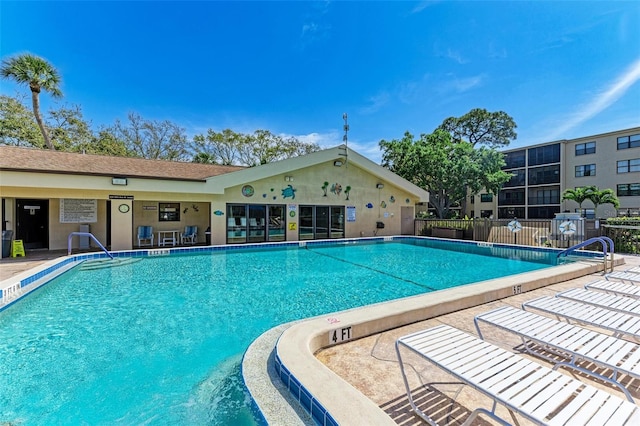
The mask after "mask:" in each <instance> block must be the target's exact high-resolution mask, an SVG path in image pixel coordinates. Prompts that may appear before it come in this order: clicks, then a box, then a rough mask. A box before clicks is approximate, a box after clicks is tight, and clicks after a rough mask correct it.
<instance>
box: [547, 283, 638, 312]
mask: <svg viewBox="0 0 640 426" xmlns="http://www.w3.org/2000/svg"><path fill="white" fill-rule="evenodd" d="M556 297H562V298H565V299H571V300H576V301H578V302H581V303H587V304H589V305H593V306H599V307H601V308H606V309H610V310H612V311H617V312H622V313H625V314H629V315H635V316H640V300H637V299H632V298H630V297H623V296H616V295H613V294H607V293H602V292H599V291H590V290H584V289H581V288H572V289H570V290H566V291H563V292H560V293H558V294H556Z"/></svg>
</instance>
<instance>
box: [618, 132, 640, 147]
mask: <svg viewBox="0 0 640 426" xmlns="http://www.w3.org/2000/svg"><path fill="white" fill-rule="evenodd" d="M629 148H640V134H638V135H631V136H622V137H619V138H618V149H629Z"/></svg>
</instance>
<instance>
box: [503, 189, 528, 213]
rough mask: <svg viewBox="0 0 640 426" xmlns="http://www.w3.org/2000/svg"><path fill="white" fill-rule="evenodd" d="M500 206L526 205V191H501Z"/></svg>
mask: <svg viewBox="0 0 640 426" xmlns="http://www.w3.org/2000/svg"><path fill="white" fill-rule="evenodd" d="M498 204H499V205H501V206H514V205H524V189H505V190H502V191H500V193H499V194H498ZM521 217H522V216H521Z"/></svg>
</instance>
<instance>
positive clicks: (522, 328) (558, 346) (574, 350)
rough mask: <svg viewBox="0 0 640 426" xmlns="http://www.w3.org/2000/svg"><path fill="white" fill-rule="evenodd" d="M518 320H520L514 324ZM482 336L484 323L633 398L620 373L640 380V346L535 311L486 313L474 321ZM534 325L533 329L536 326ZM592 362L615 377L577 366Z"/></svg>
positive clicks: (543, 355) (544, 356) (528, 347)
mask: <svg viewBox="0 0 640 426" xmlns="http://www.w3.org/2000/svg"><path fill="white" fill-rule="evenodd" d="M514 319H518V321H514ZM474 323H475V325H476V329H477V330H478V335H479V336H480V337H481V338H482V331H481V329H480V323H485V324H488V325H491V326H494V327H498V328H499V329H501V330H504V331H508V332H510V333H513V334H515V335H517V336H518V337H520V338H521V339H522V342H523V343H524V348H525V350H526V351H527V352H529V353H530V354H531V355H534V356H538V357H542V358H545V359H547V360H549V361H551V362H553V363H556V367H554V369H555V368H557V367H558V366H562V365H565V366H568V367H570V368H573V369H576V370H579V371H582V372H584V373H586V374H588V375H591V376H595V377H598V378H600V379H603V380H606V381H609V382H611V383H613V384H615V385H617V386H619V387H620V388H621V390H622V391H623V392H625V394H626V395H627V397H628V398H629V399H630V400H632V399H631V395H630V394H629V392H628V391H627V390H626V389H625V388H624V387H623V386H622V384H621V383H620V381H619V379H618V374H620V373H622V374H626V375H629V376H632V377H635V378H640V363H639V357H638V354H640V345H638V344H637V343H633V342H629V341H627V340H622V339H618V338H616V337H613V336H608V335H605V334H601V333H598V332H596V331H593V330H588V329H585V328H583V327H579V326H577V325H572V324H569V323H566V322H563V321H557V320H554V319H551V318H548V317H544V316H541V315H538V314H535V313H533V312H529V311H524V310H521V309H517V308H514V307H512V306H504V307H502V308H498V309H495V310H493V311H489V312H486V313H483V314H479V315H476V317H475V319H474ZM532 326H533V327H532ZM549 330H561V331H562V332H561V333H549ZM531 342H533V343H535V344H537V345H538V346H539V347H542V348H543V349H544V350H545V352H551V353H553V354H555V355H558V354H561V355H564V356H565V358H566V359H567V360H566V361H561V362H558V361H557V359H556V358H555V357H553V356H550V355H545V354H543V353H540V352H538V351H533V350H531V348H530V343H531ZM581 360H586V361H590V362H592V363H594V364H596V365H598V366H600V367H604V368H606V369H611V370H612V371H613V372H614V374H613V377H612V378H609V377H606V376H603V375H602V374H600V373H598V372H596V371H592V370H589V369H586V368H583V367H580V366H578V365H577V362H578V361H581Z"/></svg>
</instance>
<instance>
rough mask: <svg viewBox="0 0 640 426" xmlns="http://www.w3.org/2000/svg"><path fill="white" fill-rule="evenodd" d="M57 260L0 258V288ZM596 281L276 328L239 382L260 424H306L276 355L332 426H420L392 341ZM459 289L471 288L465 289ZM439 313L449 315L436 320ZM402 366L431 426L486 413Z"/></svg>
mask: <svg viewBox="0 0 640 426" xmlns="http://www.w3.org/2000/svg"><path fill="white" fill-rule="evenodd" d="M65 255H66V253H64V252H46V251H43V252H34V253H31V252H30V253H28V254H27V257H25V258H4V259H0V282H1V281H5V280H7V279H11V278H14V277H17V276H19V275H22V274H25V273H27V271H29V270H31V269H33V268H38V267H39V266H42V265H44V264H46V263H47V262H50V261H51V260H53V259H56V258H58V257H63V256H65ZM616 257H617V258H619V260H623V261H624V264H620V265H618V266H617V267H616V270H625V269H628V268H630V267H633V266H640V256H620V255H616ZM543 275H544V274H543ZM568 276H569V275H567V277H568ZM601 278H602V272H595V271H593V272H591V273H589V274H588V275H585V276H581V277H579V278H568V279H563V280H562V281H561V282H558V283H554V284H550V285H543V286H540V287H539V288H535V289H531V290H530V291H529V290H528V289H527V288H526V286H525V288H523V293H521V294H518V295H514V296H507V297H502V296H501V295H499V294H497V293H496V292H497V290H491V289H489V290H488V292H489V293H492V294H493V293H496V294H493V296H497V297H491V299H492V300H491V301H489V302H487V303H473V304H474V305H476V306H474V307H470V308H461V309H452V308H451V307H452V306H456V304H458V303H459V302H460V301H461V300H463V299H465V298H468V296H466V295H464V293H457V292H456V291H453V292H452V291H451V290H449V291H445V292H442V295H441V297H442V298H443V299H439V298H432V300H430V301H429V302H428V304H429V305H431V309H432V311H433V312H434V313H435V314H433V315H432V314H429V315H428V316H431V318H429V319H426V320H416V319H415V317H413V316H412V315H411V312H412V306H411V305H412V303H413V302H411V301H407V300H403V301H401V302H399V303H398V302H396V303H395V305H396V306H398V305H402V307H401V309H400V311H401V312H403V313H401V314H399V316H398V314H397V312H398V311H397V310H394V309H395V308H394V307H393V306H394V302H389V303H385V304H378V305H375V306H374V307H373V308H366V309H365V308H358V309H354V310H349V311H344V312H341V313H339V314H335V315H324V316H321V317H317V318H314V319H310V320H303V321H298V322H296V323H292V324H286V325H282V326H280V327H276V328H274V329H272V330H270V331H268V332H267V333H265V335H263V336H261V338H260V339H258V340H257V341H256V342H255V343H254V344H253V345H252V346H251V347H250V348H249V350H248V351H247V355H245V360H244V363H243V374H244V375H245V379H247V375H249V376H251V377H249V378H248V380H247V385H248V386H249V388H250V390H251V392H252V394H254V396H257V394H259V393H260V394H264V395H266V396H267V398H264V399H263V398H260V399H261V400H260V401H258V405H259V406H260V408H261V410H263V412H265V417H266V418H267V420H268V421H269V422H270V423H271V424H278V425H310V424H314V422H313V420H311V418H310V416H309V415H308V414H306V413H305V412H304V411H303V410H302V409H301V407H300V405H299V404H297V403H291V395H290V393H289V392H288V390H287V389H286V388H285V387H284V386H283V385H282V383H281V382H279V380H277V379H275V377H276V376H277V372H275V371H274V366H273V358H274V356H275V354H276V352H277V353H278V355H279V356H280V358H281V359H282V360H283V363H285V364H286V365H287V367H292V373H293V371H298V373H297V374H298V375H299V377H298V378H299V379H303V380H302V382H303V383H307V382H313V383H311V386H310V387H312V388H313V389H312V393H314V395H316V394H317V395H319V396H321V401H323V402H324V403H325V405H326V407H325V408H327V409H328V411H329V412H330V413H331V414H332V416H333V417H334V418H335V419H336V420H337V421H338V423H340V424H344V425H349V424H353V425H360V424H391V425H392V424H400V425H414V424H416V425H417V424H424V422H422V421H421V420H420V419H419V418H418V417H417V416H416V415H415V414H413V413H412V412H411V407H410V406H409V403H408V399H407V396H406V391H405V387H404V383H403V381H402V376H401V374H400V369H399V366H398V361H397V357H396V353H395V341H396V339H397V338H398V337H400V336H403V335H405V334H409V333H411V332H414V331H418V330H422V329H425V328H428V327H432V326H435V325H439V324H449V325H452V326H454V327H457V328H459V329H461V330H463V331H466V332H468V333H470V334H473V335H476V334H477V333H476V330H475V327H474V324H473V317H474V316H475V315H477V314H478V313H481V312H486V311H489V310H491V309H494V308H497V307H499V306H504V305H512V306H516V307H520V304H521V303H522V302H524V301H526V300H530V299H533V298H536V297H539V296H543V295H553V294H555V293H556V292H558V291H562V290H565V289H568V288H576V287H581V286H583V285H584V284H586V283H588V282H590V281H593V280H596V279H601ZM510 279H511V280H512V282H511V283H510V284H513V285H517V284H519V283H520V281H519V279H518V278H510ZM543 281H544V280H543ZM503 285H504V283H503ZM487 286H490V284H487V285H485V287H487ZM466 287H469V289H472V288H473V285H472V286H466ZM480 293H481V292H480ZM422 297H424V296H422ZM483 297H484V296H483ZM414 299H415V302H416V303H417V304H421V305H424V304H425V301H424V300H421V299H418V298H414ZM440 306H442V309H444V310H449V311H450V312H449V313H443V314H438V309H439V307H440ZM461 306H463V305H461ZM445 307H446V309H445ZM372 312H373V313H372ZM385 313H388V316H389V318H391V317H396V320H397V321H399V322H400V323H404V324H408V325H401V326H393V325H391V326H389V324H387V325H384V324H382V325H380V324H379V325H378V326H377V327H381V329H382V330H384V331H380V332H377V331H375V329H373V331H371V330H365V329H363V328H362V327H365V328H366V327H368V326H369V325H370V324H371V323H372V321H373V322H375V321H378V322H379V318H380V316H381V315H382V316H383V317H384V315H385ZM370 316H371V318H370ZM373 317H375V318H373ZM372 318H373V319H372ZM376 318H377V319H376ZM368 324H369V325H368ZM346 325H349V326H353V327H354V329H356V330H357V329H358V327H360V330H359V331H357V333H356V335H358V334H361V335H364V336H366V337H361V338H354V339H353V340H349V341H347V342H346V343H342V344H338V345H335V346H330V345H328V344H327V341H328V337H327V335H328V333H327V331H331V330H332V329H336V327H338V328H339V327H341V326H346ZM318 326H320V331H318ZM310 330H314V331H310ZM483 333H484V334H485V338H486V339H487V340H488V341H490V342H492V343H496V344H498V345H499V346H502V347H504V348H506V349H510V350H514V351H518V347H519V345H520V341H519V340H518V339H517V338H515V337H514V336H512V335H509V334H506V333H504V332H500V331H497V330H495V329H491V328H490V327H483ZM319 336H321V337H319ZM356 337H357V336H356ZM276 341H279V343H278V349H277V350H276V351H274V349H273V348H274V345H275V342H276ZM310 348H311V349H313V348H318V349H317V350H311V351H310V352H309V354H306V353H304V352H305V351H309V349H310ZM288 352H289V353H288ZM307 355H308V356H307ZM526 356H528V355H526ZM292 360H293V361H292ZM535 360H536V361H537V362H539V363H541V364H546V365H549V363H548V362H546V361H543V360H541V359H539V358H535ZM285 361H286V362H285ZM405 362H409V363H410V364H411V365H412V368H410V371H411V373H410V377H409V380H410V382H411V387H412V389H415V390H416V391H417V394H418V395H419V398H420V402H419V405H420V406H421V407H430V408H431V409H432V410H436V412H433V411H432V413H434V416H435V417H436V419H437V421H438V423H439V424H443V425H444V424H447V425H448V424H451V425H455V424H460V423H462V422H463V421H464V420H465V418H466V417H467V416H468V415H469V414H470V412H471V411H472V410H473V409H475V408H477V407H486V408H490V407H491V401H490V400H489V399H488V398H486V397H484V396H483V395H481V394H479V393H478V392H477V391H474V390H473V389H470V388H469V387H468V386H465V385H462V384H461V383H459V382H456V380H455V379H454V378H453V377H451V376H448V375H447V374H446V373H444V372H443V371H442V370H439V369H438V368H436V367H433V366H431V365H429V364H428V363H426V362H421V361H419V360H416V359H415V358H413V359H412V358H411V356H408V358H407V360H405ZM292 364H293V365H292ZM296 364H298V365H296ZM559 371H561V372H563V373H564V374H569V375H573V376H575V377H579V379H580V380H583V381H585V382H588V383H590V384H592V385H594V386H596V387H601V388H605V389H607V390H608V391H610V392H612V393H614V394H616V395H622V393H621V392H620V391H619V390H617V389H616V388H613V387H611V386H609V385H606V384H604V383H602V382H598V381H597V380H593V379H591V378H588V377H585V376H583V375H578V374H577V373H575V372H574V371H572V370H567V369H560V370H559ZM300 372H301V373H300ZM622 382H623V383H624V384H625V386H626V387H627V389H629V391H630V392H631V394H632V396H633V397H634V398H635V399H636V400H637V401H639V400H640V380H636V379H631V378H629V377H624V379H623V380H622ZM256 383H257V385H256ZM284 401H288V402H289V404H284V403H283V402H284ZM361 410H362V411H361ZM497 414H498V415H500V416H501V417H503V418H504V419H506V420H508V421H509V422H514V423H515V424H519V425H526V424H530V423H529V422H528V421H527V420H526V419H523V418H521V417H519V416H515V418H514V417H513V416H512V415H511V414H510V413H509V412H508V411H507V410H506V409H504V408H503V407H500V406H499V407H498V409H497ZM485 419H486V417H483V416H481V419H480V420H476V423H475V424H491V423H489V422H486V421H484V420H485ZM363 422H364V423H363Z"/></svg>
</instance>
